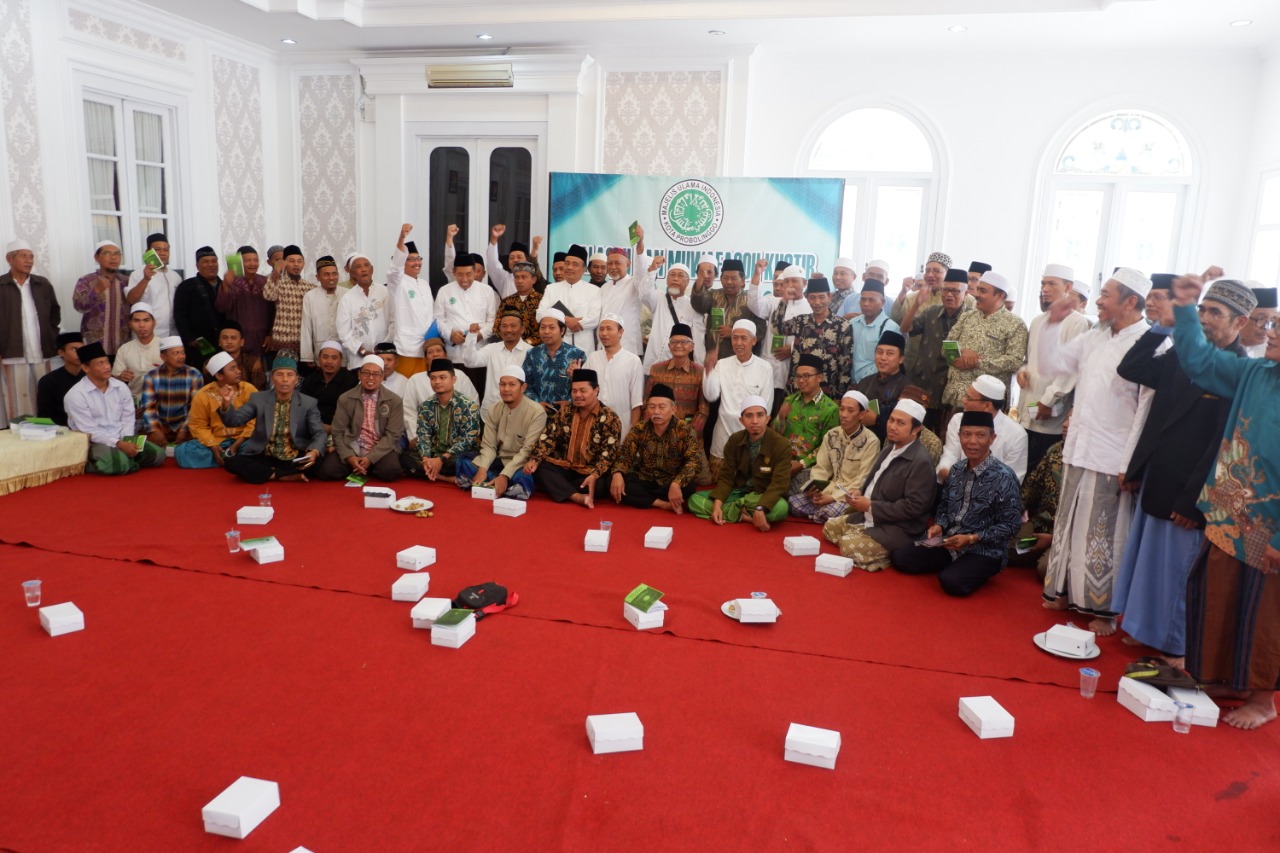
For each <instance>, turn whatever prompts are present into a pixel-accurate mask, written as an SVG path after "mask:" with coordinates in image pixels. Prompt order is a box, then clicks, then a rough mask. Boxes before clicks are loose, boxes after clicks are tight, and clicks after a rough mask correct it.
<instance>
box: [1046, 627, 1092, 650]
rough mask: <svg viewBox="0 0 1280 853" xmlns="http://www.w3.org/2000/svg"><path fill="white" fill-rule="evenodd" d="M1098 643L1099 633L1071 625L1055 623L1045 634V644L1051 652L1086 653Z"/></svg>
mask: <svg viewBox="0 0 1280 853" xmlns="http://www.w3.org/2000/svg"><path fill="white" fill-rule="evenodd" d="M1097 644H1098V635H1097V634H1095V633H1093V632H1092V631H1085V630H1083V629H1081V628H1074V627H1072V626H1070V625H1054V626H1053V627H1052V628H1050V629H1049V630H1048V631H1045V634H1044V645H1045V648H1047V649H1048V650H1049V651H1051V652H1066V653H1067V654H1069V655H1084V654H1087V653H1089V652H1091V651H1093V649H1094V647H1095V646H1096V645H1097Z"/></svg>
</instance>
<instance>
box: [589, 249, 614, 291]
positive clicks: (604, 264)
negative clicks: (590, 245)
mask: <svg viewBox="0 0 1280 853" xmlns="http://www.w3.org/2000/svg"><path fill="white" fill-rule="evenodd" d="M587 275H588V277H589V279H590V281H591V283H592V284H593V285H595V286H596V287H604V285H605V282H607V281H608V280H609V257H608V256H607V255H605V253H604V252H593V253H592V255H591V258H590V259H589V260H588V261H587Z"/></svg>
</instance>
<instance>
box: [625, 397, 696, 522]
mask: <svg viewBox="0 0 1280 853" xmlns="http://www.w3.org/2000/svg"><path fill="white" fill-rule="evenodd" d="M645 415H646V416H645V419H644V420H643V421H641V422H640V423H638V424H636V425H635V426H634V427H632V428H631V431H630V432H628V433H627V437H626V439H625V440H624V441H623V442H622V450H620V451H619V452H618V461H617V462H615V463H614V464H613V477H612V482H611V483H610V485H609V494H611V495H612V496H613V499H614V500H615V501H617V502H618V503H624V504H626V505H627V506H636V507H640V508H642V509H644V508H648V507H653V506H656V507H658V508H659V509H669V510H671V511H672V512H674V513H676V514H677V515H679V514H680V513H682V512H684V502H685V501H686V500H687V499H688V498H689V496H690V495H692V494H693V490H694V488H696V484H697V480H698V471H699V470H700V469H701V468H702V442H701V441H699V440H698V436H697V434H696V433H694V431H693V428H692V427H690V426H689V425H688V424H687V423H685V422H684V421H683V420H682V419H680V418H679V417H677V416H676V399H675V392H674V391H673V390H671V388H670V387H668V386H666V385H661V384H659V385H654V386H653V387H652V388H651V389H649V402H648V403H647V404H646V405H645Z"/></svg>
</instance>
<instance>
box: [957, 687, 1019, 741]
mask: <svg viewBox="0 0 1280 853" xmlns="http://www.w3.org/2000/svg"><path fill="white" fill-rule="evenodd" d="M960 719H962V720H964V722H965V725H967V726H968V727H969V728H971V729H973V733H974V734H975V735H977V736H978V737H980V738H982V739H983V740H986V739H988V738H996V737H1013V715H1012V714H1010V713H1009V712H1008V711H1006V710H1005V709H1004V708H1002V707H1001V706H1000V703H999V702H997V701H996V700H995V699H993V698H991V697H990V696H969V697H966V698H964V699H961V700H960Z"/></svg>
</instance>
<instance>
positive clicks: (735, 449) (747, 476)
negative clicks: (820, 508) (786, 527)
mask: <svg viewBox="0 0 1280 853" xmlns="http://www.w3.org/2000/svg"><path fill="white" fill-rule="evenodd" d="M739 322H741V321H739ZM721 408H723V406H722V407H721ZM739 420H740V421H741V423H742V429H741V430H739V431H737V432H735V433H734V434H733V435H731V436H729V438H728V440H727V441H726V442H725V446H724V465H722V466H721V467H720V471H719V474H718V475H717V478H716V487H715V488H714V489H712V490H711V493H710V495H707V494H703V493H702V492H698V493H697V494H695V495H693V496H692V497H690V498H689V511H690V512H692V513H693V514H694V515H696V516H698V518H709V519H711V521H712V522H714V523H715V524H725V523H728V524H733V523H735V522H738V521H750V522H751V523H752V524H753V525H754V526H755V528H756V530H759V531H760V532H761V533H764V532H767V531H768V530H769V529H770V528H769V522H771V521H772V522H779V521H782V520H783V519H784V518H786V517H787V512H788V510H789V507H788V505H787V487H788V486H789V485H790V483H791V473H790V472H791V445H790V444H789V443H788V442H787V440H786V439H785V438H783V437H782V436H781V435H779V434H778V433H776V432H774V431H773V430H771V429H769V404H768V403H767V402H766V401H765V399H764V398H763V397H761V396H759V395H752V396H749V397H747V398H746V399H745V400H743V401H742V408H741V410H740V412H739Z"/></svg>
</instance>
